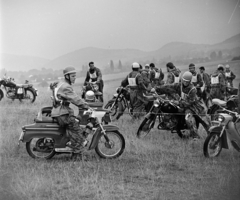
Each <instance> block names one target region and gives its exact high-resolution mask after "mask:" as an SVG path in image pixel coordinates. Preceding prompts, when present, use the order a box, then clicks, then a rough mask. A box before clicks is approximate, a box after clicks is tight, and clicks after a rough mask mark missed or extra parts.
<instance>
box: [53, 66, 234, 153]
mask: <svg viewBox="0 0 240 200" xmlns="http://www.w3.org/2000/svg"><path fill="white" fill-rule="evenodd" d="M131 67H132V71H131V72H130V73H129V74H128V75H127V77H126V78H125V79H124V80H122V81H121V87H124V88H125V87H127V88H128V89H129V94H130V104H131V108H132V113H133V118H134V119H138V118H140V117H141V116H142V115H143V113H144V112H145V113H146V111H145V105H146V104H147V103H148V100H147V98H146V96H147V95H148V94H151V93H155V94H156V93H157V94H158V95H165V98H166V99H169V100H171V101H173V102H174V103H175V104H177V105H179V107H180V108H181V109H182V112H183V114H184V115H185V116H186V117H185V119H186V124H187V127H188V129H189V130H190V134H191V136H192V137H193V138H194V139H197V138H199V134H198V130H197V126H196V121H195V118H194V114H198V115H199V116H201V117H202V119H203V120H204V121H206V124H208V125H209V126H210V123H211V121H210V118H209V117H208V115H207V108H208V106H210V105H209V103H210V102H211V99H213V98H218V99H221V100H224V99H225V98H226V96H227V88H230V89H231V88H233V80H234V79H235V77H236V76H235V75H234V73H233V72H232V71H231V70H230V66H229V65H226V66H223V65H221V64H220V65H218V67H217V70H216V72H214V73H213V74H211V75H209V74H207V73H206V72H205V68H204V67H203V66H201V67H200V68H199V72H197V71H196V67H195V65H194V64H193V63H191V64H190V65H189V71H186V72H184V73H182V72H181V71H180V70H179V69H178V68H177V67H176V66H175V65H174V64H173V63H172V62H169V63H167V64H166V67H167V77H165V79H166V80H164V76H165V75H164V73H163V72H162V70H161V69H158V68H157V67H156V66H155V64H154V63H151V64H146V65H145V66H144V68H143V67H142V65H141V64H139V63H137V62H134V63H132V66H131ZM63 75H64V79H63V81H61V82H58V83H57V85H56V88H55V96H54V98H55V102H56V103H55V105H54V107H53V109H52V117H54V118H56V120H57V121H58V123H59V124H60V126H64V127H66V129H67V131H68V135H69V137H70V143H69V144H68V146H69V147H70V148H73V149H74V150H75V152H81V151H82V149H84V148H85V146H86V144H87V139H86V138H87V135H84V134H83V133H84V131H83V130H82V128H81V127H80V126H79V124H78V122H77V121H76V118H75V117H74V112H73V109H72V108H70V107H69V104H70V103H72V104H74V105H76V106H78V107H79V109H88V108H89V107H90V101H91V100H92V99H93V95H94V94H93V93H91V92H90V93H87V92H86V93H85V94H84V95H82V97H80V96H79V95H77V93H76V92H75V91H74V90H73V87H72V84H73V83H74V82H75V80H76V69H75V68H74V67H71V66H70V67H67V68H65V69H64V70H63ZM89 83H95V84H97V85H98V87H99V92H100V93H103V87H104V82H103V79H102V73H101V70H100V69H99V68H97V67H95V66H94V62H90V63H89V71H88V72H87V75H86V79H85V82H84V86H85V87H86V86H87V85H88V84H89ZM102 100H103V99H102ZM119 109H121V107H120V108H119ZM122 109H124V108H122ZM123 111H124V110H122V113H123ZM119 112H121V110H119Z"/></svg>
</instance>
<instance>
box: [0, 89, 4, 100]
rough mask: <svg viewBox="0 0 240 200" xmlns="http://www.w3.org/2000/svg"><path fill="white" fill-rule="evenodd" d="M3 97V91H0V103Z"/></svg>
mask: <svg viewBox="0 0 240 200" xmlns="http://www.w3.org/2000/svg"><path fill="white" fill-rule="evenodd" d="M3 97H4V94H3V91H2V90H1V89H0V101H1V100H2V98H3Z"/></svg>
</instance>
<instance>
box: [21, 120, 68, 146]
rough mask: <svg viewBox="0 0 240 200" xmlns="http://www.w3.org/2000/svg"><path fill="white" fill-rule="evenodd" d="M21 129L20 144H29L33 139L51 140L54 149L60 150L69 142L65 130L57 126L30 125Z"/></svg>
mask: <svg viewBox="0 0 240 200" xmlns="http://www.w3.org/2000/svg"><path fill="white" fill-rule="evenodd" d="M22 129H23V132H24V135H23V140H22V142H29V141H30V140H31V139H33V138H35V137H43V138H52V139H53V140H54V143H55V147H56V148H62V147H65V144H66V143H67V142H68V141H69V138H68V137H67V136H66V129H65V128H62V127H60V126H59V125H57V124H56V125H55V124H41V125H37V124H32V125H27V126H24V127H23V128H22Z"/></svg>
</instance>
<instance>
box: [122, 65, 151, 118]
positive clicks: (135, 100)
mask: <svg viewBox="0 0 240 200" xmlns="http://www.w3.org/2000/svg"><path fill="white" fill-rule="evenodd" d="M139 69H140V65H139V64H138V63H137V62H134V63H133V64H132V72H131V73H130V74H129V75H127V77H126V78H125V79H124V80H123V81H122V82H121V86H122V87H126V86H129V88H130V103H131V106H132V108H133V113H134V118H139V117H140V116H142V115H143V113H144V108H145V105H146V104H147V103H148V102H147V101H146V100H145V98H144V97H143V92H144V91H150V89H149V88H147V87H146V85H145V84H144V81H143V77H142V76H141V74H140V72H139Z"/></svg>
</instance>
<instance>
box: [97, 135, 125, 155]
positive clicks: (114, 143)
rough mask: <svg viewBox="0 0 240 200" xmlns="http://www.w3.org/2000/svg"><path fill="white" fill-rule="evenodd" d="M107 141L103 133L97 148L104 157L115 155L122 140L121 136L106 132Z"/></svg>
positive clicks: (120, 147)
mask: <svg viewBox="0 0 240 200" xmlns="http://www.w3.org/2000/svg"><path fill="white" fill-rule="evenodd" d="M106 134H107V137H108V140H109V141H108V142H107V140H106V139H105V137H104V135H103V136H102V137H101V138H100V140H99V143H98V150H99V151H100V152H101V154H102V155H104V156H105V157H114V156H116V155H117V154H118V153H119V152H120V151H121V149H122V147H123V141H122V139H121V137H120V136H119V135H118V134H116V133H115V132H107V133H106Z"/></svg>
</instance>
